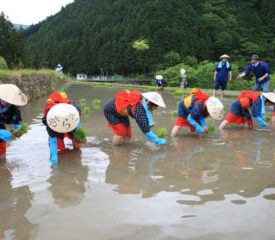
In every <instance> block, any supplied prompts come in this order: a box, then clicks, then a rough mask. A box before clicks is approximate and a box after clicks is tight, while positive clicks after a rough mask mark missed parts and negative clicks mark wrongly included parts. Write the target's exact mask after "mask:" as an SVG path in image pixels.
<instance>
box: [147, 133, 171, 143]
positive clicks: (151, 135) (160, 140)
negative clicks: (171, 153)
mask: <svg viewBox="0 0 275 240" xmlns="http://www.w3.org/2000/svg"><path fill="white" fill-rule="evenodd" d="M145 136H146V137H147V138H148V139H149V140H150V141H151V142H154V143H157V144H159V145H165V144H167V141H166V139H163V138H159V137H158V136H156V134H154V133H153V132H152V131H150V132H148V133H145Z"/></svg>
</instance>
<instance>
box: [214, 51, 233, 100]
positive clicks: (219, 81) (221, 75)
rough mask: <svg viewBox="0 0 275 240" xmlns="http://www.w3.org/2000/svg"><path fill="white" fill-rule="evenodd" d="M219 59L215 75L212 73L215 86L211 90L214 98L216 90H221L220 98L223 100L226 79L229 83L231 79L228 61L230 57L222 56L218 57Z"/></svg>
mask: <svg viewBox="0 0 275 240" xmlns="http://www.w3.org/2000/svg"><path fill="white" fill-rule="evenodd" d="M220 59H221V61H220V62H219V63H218V64H217V65H216V68H215V73H214V82H215V86H214V90H213V96H214V97H215V95H216V93H217V90H219V88H221V89H222V94H221V98H223V97H224V91H225V89H226V85H227V82H228V79H229V80H230V81H231V79H232V71H231V64H230V63H229V61H228V59H230V57H229V56H228V55H226V54H224V55H222V56H221V57H220Z"/></svg>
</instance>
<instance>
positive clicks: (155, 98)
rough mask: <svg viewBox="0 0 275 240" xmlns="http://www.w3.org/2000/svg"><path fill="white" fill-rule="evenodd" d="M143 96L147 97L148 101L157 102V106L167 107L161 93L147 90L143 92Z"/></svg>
mask: <svg viewBox="0 0 275 240" xmlns="http://www.w3.org/2000/svg"><path fill="white" fill-rule="evenodd" d="M142 96H143V97H145V98H146V99H147V100H148V101H150V102H152V103H154V104H156V105H157V106H159V107H163V108H166V105H165V102H164V101H163V98H162V96H161V95H160V94H159V93H157V92H147V93H142Z"/></svg>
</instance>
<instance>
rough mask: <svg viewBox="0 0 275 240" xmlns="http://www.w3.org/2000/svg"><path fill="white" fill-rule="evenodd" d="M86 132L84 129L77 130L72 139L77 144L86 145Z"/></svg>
mask: <svg viewBox="0 0 275 240" xmlns="http://www.w3.org/2000/svg"><path fill="white" fill-rule="evenodd" d="M87 135H88V131H87V130H86V129H84V128H78V129H76V130H75V132H74V136H73V139H74V140H75V141H76V142H78V143H86V142H87Z"/></svg>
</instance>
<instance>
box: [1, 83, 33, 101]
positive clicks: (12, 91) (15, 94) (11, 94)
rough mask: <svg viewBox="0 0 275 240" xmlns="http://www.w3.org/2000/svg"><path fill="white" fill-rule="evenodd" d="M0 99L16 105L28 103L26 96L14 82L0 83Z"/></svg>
mask: <svg viewBox="0 0 275 240" xmlns="http://www.w3.org/2000/svg"><path fill="white" fill-rule="evenodd" d="M0 99H2V100H4V101H5V102H8V103H9V104H12V105H16V106H24V105H26V104H27V103H28V98H27V96H26V95H25V94H24V93H23V92H22V91H21V90H20V89H19V88H18V87H17V86H16V85H14V84H1V85H0Z"/></svg>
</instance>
